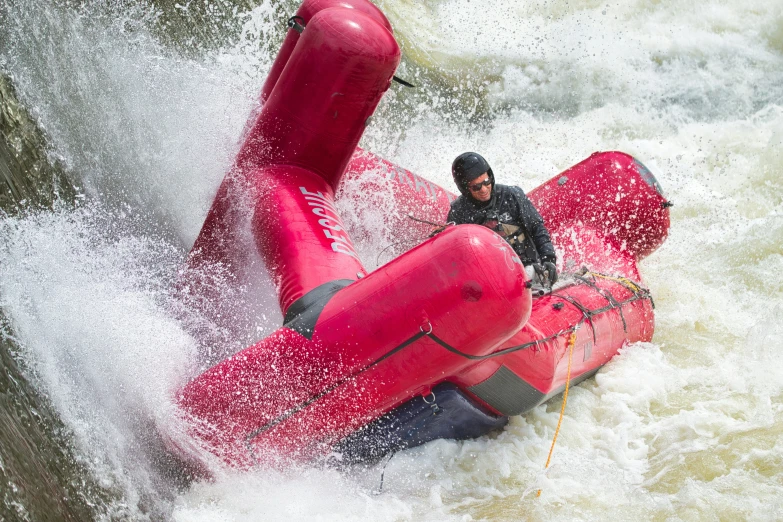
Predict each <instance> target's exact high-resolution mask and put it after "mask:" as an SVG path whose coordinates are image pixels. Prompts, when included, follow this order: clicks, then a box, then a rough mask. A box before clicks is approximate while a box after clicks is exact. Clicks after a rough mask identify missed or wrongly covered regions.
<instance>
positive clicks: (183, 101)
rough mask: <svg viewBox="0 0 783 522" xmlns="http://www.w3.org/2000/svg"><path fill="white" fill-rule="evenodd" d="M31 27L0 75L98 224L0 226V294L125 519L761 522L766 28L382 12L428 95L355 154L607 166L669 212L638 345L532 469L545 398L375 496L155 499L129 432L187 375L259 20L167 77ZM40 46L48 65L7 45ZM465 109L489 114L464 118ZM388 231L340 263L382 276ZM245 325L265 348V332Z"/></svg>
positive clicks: (632, 18)
mask: <svg viewBox="0 0 783 522" xmlns="http://www.w3.org/2000/svg"><path fill="white" fill-rule="evenodd" d="M37 5H39V7H40V9H38V11H40V12H47V13H49V16H50V18H51V19H52V20H53V21H52V22H51V25H46V22H45V21H42V20H41V19H40V18H38V17H36V15H35V12H36V10H35V9H32V10H30V12H29V13H28V12H25V13H24V15H23V14H22V13H21V12H16V11H15V12H14V13H12V14H13V15H14V18H13V19H12V22H13V23H12V24H11V25H10V26H9V27H12V28H13V27H15V26H16V25H19V26H20V27H21V29H19V30H18V32H17V33H14V34H16V35H17V36H18V41H15V43H14V45H13V46H11V47H9V51H8V52H7V53H6V55H5V56H3V60H4V65H3V66H4V68H6V69H7V70H9V71H10V73H11V74H12V75H13V77H14V81H15V82H16V84H17V85H18V86H19V88H20V90H21V92H22V95H23V99H24V100H26V101H28V102H29V104H30V105H31V106H32V107H33V108H34V111H35V113H36V114H37V115H38V116H39V117H40V119H41V121H42V122H43V124H44V126H45V127H46V129H47V131H48V132H49V133H50V135H51V137H52V144H53V147H54V148H55V150H56V152H57V153H58V154H59V155H61V156H62V157H63V158H64V159H65V161H66V162H67V163H68V164H69V165H71V166H72V167H73V168H75V169H77V170H78V171H80V172H82V173H83V174H84V175H85V176H86V180H87V182H88V184H89V187H90V188H91V194H93V197H94V199H95V200H97V203H95V204H93V203H90V204H88V205H87V206H85V207H83V208H81V209H80V210H77V211H75V212H72V211H58V212H55V213H52V214H44V215H40V216H34V217H28V218H26V219H10V218H4V219H3V220H2V221H0V237H1V238H2V240H3V242H2V247H0V256H1V257H0V299H2V306H3V309H4V312H5V313H6V314H7V316H8V317H9V319H10V321H11V322H12V325H13V328H14V331H15V333H16V335H17V337H18V338H19V341H20V345H21V348H22V353H21V354H20V357H21V359H23V360H25V361H27V363H28V364H29V365H30V368H31V369H32V371H33V372H34V374H35V375H36V376H37V377H36V380H35V382H36V383H37V385H38V386H39V387H40V389H41V390H42V391H43V392H44V393H46V394H47V395H48V396H49V397H50V398H51V399H52V401H53V403H54V405H55V407H56V408H57V411H58V413H59V414H60V416H61V418H62V419H63V421H64V422H65V424H66V425H67V426H68V428H69V429H71V430H72V431H74V432H75V433H76V434H77V441H78V443H79V444H80V446H79V448H80V455H81V457H82V458H83V459H84V460H85V461H89V462H93V464H92V468H93V469H94V470H95V471H94V472H95V473H96V475H97V476H99V477H100V478H101V479H102V480H104V481H105V483H107V484H109V485H112V486H114V487H117V488H120V489H122V490H123V492H124V495H125V498H126V502H127V503H128V505H129V506H130V507H129V508H128V509H129V510H130V511H131V512H132V514H139V513H140V510H141V509H142V508H137V507H134V506H135V505H136V503H137V499H140V498H147V499H150V498H151V499H152V502H151V503H152V504H153V505H155V506H157V507H156V508H155V509H156V510H157V511H159V512H163V513H166V514H167V515H169V516H170V517H171V518H172V519H174V520H183V521H184V520H258V519H265V520H283V519H286V520H289V519H295V520H296V519H322V520H332V519H340V520H344V519H345V520H352V519H379V520H479V519H489V520H511V519H513V520H516V519H519V518H525V517H527V518H535V519H539V518H540V519H569V520H570V519H578V520H586V519H601V518H605V517H606V516H607V513H611V514H612V516H614V517H616V518H618V519H629V520H630V519H650V518H660V519H669V518H671V519H678V518H694V519H710V518H725V519H750V520H769V519H776V518H780V517H781V513H783V505H781V500H780V499H781V498H783V494H781V493H782V492H781V489H783V488H781V485H780V471H779V470H780V469H781V466H783V445H781V443H780V442H779V440H780V438H781V435H783V430H782V428H781V426H783V408H781V405H780V395H781V393H782V392H783V372H781V370H780V368H783V361H782V360H781V354H782V353H783V351H781V348H782V347H783V331H781V327H780V326H779V318H780V316H781V312H782V311H783V297H781V296H783V292H781V290H783V289H782V288H781V279H780V275H779V274H780V273H781V271H782V270H783V253H782V252H781V250H780V245H781V244H783V198H782V197H781V194H783V186H782V183H783V182H781V180H783V142H782V141H781V137H783V107H782V106H781V104H782V103H783V67H781V65H783V57H782V55H783V45H782V44H781V42H783V33H782V32H781V30H780V27H781V20H783V6H781V5H778V4H776V3H774V2H768V1H762V0H750V1H747V0H743V1H742V2H740V1H732V2H724V1H721V2H718V1H708V0H704V1H701V2H697V3H695V4H693V5H687V6H686V5H684V4H682V3H678V2H658V3H656V4H655V5H650V4H648V3H647V2H631V3H624V4H619V3H615V4H612V3H607V2H597V1H590V2H588V1H581V2H575V1H570V2H569V1H565V0H563V1H555V0H552V1H545V0H540V1H536V2H528V3H525V4H523V5H520V4H515V3H512V2H508V1H500V0H497V1H493V2H489V3H488V2H476V1H475V0H450V1H447V2H435V3H424V4H413V3H407V2H406V3H392V2H388V1H387V2H384V3H383V5H382V6H381V7H382V8H384V9H385V10H386V12H387V14H389V16H390V18H391V19H392V22H393V24H394V25H395V29H396V31H397V34H398V35H399V36H400V37H401V38H400V39H401V40H402V41H403V42H404V43H405V45H406V49H405V50H406V53H407V54H408V60H409V62H410V63H411V64H413V65H412V66H411V67H412V69H414V70H415V68H416V66H421V67H425V68H427V69H429V70H430V72H431V75H434V76H436V77H438V75H439V74H442V75H443V76H442V85H440V84H439V85H423V86H421V87H420V88H419V90H418V91H416V94H415V96H418V98H414V97H413V96H414V94H411V93H410V92H408V91H402V90H394V91H392V92H391V94H390V95H389V96H388V97H387V99H385V100H384V102H383V103H384V104H383V106H382V108H381V111H380V112H379V114H378V116H377V117H376V118H375V120H374V122H373V124H372V126H371V128H370V129H369V131H368V134H367V136H366V138H365V144H366V145H367V146H369V147H370V148H372V149H375V150H383V151H384V153H386V154H387V155H388V156H389V159H391V160H393V161H395V162H396V163H398V164H400V165H402V166H404V167H406V168H409V169H411V170H413V171H414V172H416V173H418V174H421V175H423V176H425V177H426V178H428V179H430V180H432V181H434V182H436V183H440V184H442V185H443V186H445V187H450V186H451V179H450V164H451V161H452V159H453V158H454V157H455V156H456V155H457V154H459V153H460V152H463V151H465V150H476V151H478V152H481V153H482V154H484V155H485V156H486V157H487V158H488V159H489V161H490V163H491V165H492V166H493V170H494V172H495V174H496V176H497V178H498V180H499V181H500V182H504V183H512V184H519V185H521V186H522V187H523V188H524V189H526V190H529V189H532V188H533V187H535V186H536V185H538V184H539V183H541V182H543V181H545V180H547V179H549V178H550V177H552V176H554V175H555V174H557V173H558V172H559V171H561V170H563V169H565V168H567V167H569V166H570V165H572V164H574V163H576V162H578V161H580V160H581V159H583V158H584V157H586V156H587V155H589V154H590V153H592V152H593V151H596V150H611V149H618V150H623V151H625V152H628V153H631V154H633V155H635V156H636V157H638V158H639V159H640V160H641V161H642V162H643V163H645V165H646V166H647V167H649V168H650V169H651V170H652V172H653V173H654V174H655V176H656V177H657V178H658V180H659V181H660V182H661V185H662V186H663V188H664V190H665V192H666V195H667V197H668V198H669V199H671V201H673V202H674V204H675V206H674V207H673V208H672V214H671V215H672V228H671V231H670V237H669V239H668V240H667V242H666V243H665V244H664V245H663V246H662V247H661V248H660V249H659V251H658V252H656V253H655V254H653V255H652V256H651V257H650V258H649V259H647V260H646V261H645V262H644V263H643V265H642V270H643V272H644V274H645V277H646V282H647V284H648V285H649V286H650V288H651V291H652V294H653V296H654V297H655V299H656V304H657V308H656V323H657V325H656V336H655V338H654V342H653V343H652V344H645V345H634V346H631V347H629V348H627V349H626V350H625V351H624V352H623V353H622V354H621V355H620V356H618V357H616V358H615V359H613V360H612V362H611V363H610V364H609V365H608V366H607V367H606V368H605V369H604V370H602V371H601V372H600V373H599V374H598V375H597V377H596V378H595V379H593V380H590V381H587V382H585V383H583V384H581V385H580V386H578V387H576V388H574V389H573V390H572V391H571V393H570V395H569V402H568V406H567V409H566V413H565V418H564V422H563V426H562V428H561V431H560V434H559V438H558V441H557V445H556V447H555V450H554V454H553V463H552V465H551V466H550V469H549V470H548V471H546V472H545V471H544V463H545V462H546V457H547V452H548V451H549V445H550V443H551V440H552V436H553V433H554V429H555V426H556V425H557V420H558V417H559V408H560V403H559V400H560V399H559V398H556V399H554V400H553V401H552V402H551V403H550V404H548V405H545V406H542V407H539V408H537V409H535V410H534V411H533V412H531V413H530V414H529V415H527V416H525V417H517V418H513V419H511V422H510V424H509V426H508V427H507V428H506V429H505V430H504V431H503V432H502V433H500V434H499V435H496V436H492V437H484V438H481V439H479V440H475V441H465V442H454V441H436V442H433V443H431V444H428V445H426V446H424V447H421V448H417V449H414V450H410V451H406V452H401V453H399V454H397V455H396V456H395V457H394V458H393V459H392V460H391V461H390V462H389V464H388V466H387V468H386V473H385V480H384V487H383V492H382V493H381V494H380V495H374V494H373V492H374V491H375V490H376V489H377V485H378V480H379V478H380V473H381V466H380V465H379V466H375V467H373V468H370V469H368V470H365V471H362V470H354V471H353V472H352V473H348V474H341V473H337V472H335V471H332V470H323V469H293V470H287V471H286V472H279V471H270V470H257V471H253V472H248V473H229V474H218V476H217V477H216V479H215V480H214V481H200V482H196V483H194V484H193V485H192V486H191V487H190V488H189V489H188V490H187V491H185V492H184V493H181V494H177V493H175V492H174V486H173V485H172V484H170V483H166V482H165V479H163V478H162V477H161V476H160V475H159V474H158V472H157V471H156V468H155V466H154V464H153V463H151V462H150V461H151V460H154V459H153V457H152V455H151V454H150V449H149V447H148V437H147V435H146V434H145V433H144V430H143V429H141V428H140V426H147V425H149V423H150V422H152V421H160V420H161V419H164V418H165V416H166V415H168V414H169V413H170V410H169V407H170V393H171V390H173V389H174V388H176V386H177V384H178V383H180V382H182V380H183V379H185V378H186V377H187V376H188V368H189V367H190V366H191V365H195V364H197V362H196V356H195V351H196V341H195V340H194V339H193V338H191V337H190V336H189V335H188V334H186V333H185V332H184V330H183V328H182V326H181V325H182V323H181V322H180V321H179V318H178V316H177V315H176V314H175V313H173V312H172V307H174V308H176V306H175V305H176V304H177V303H172V301H171V298H170V296H169V294H168V284H169V283H170V282H171V279H172V277H173V273H174V271H175V268H176V266H177V265H178V263H179V262H180V261H181V259H182V258H183V256H184V252H185V250H186V248H187V246H189V244H190V243H191V242H192V241H193V238H194V237H195V234H196V233H197V231H198V229H199V227H200V225H201V221H202V220H203V217H204V215H205V213H206V209H207V208H208V206H209V204H210V203H211V198H212V194H213V193H214V190H215V188H216V186H217V184H218V183H219V181H220V179H221V178H222V175H223V172H224V171H225V169H226V167H227V166H228V165H229V164H230V162H231V160H232V156H233V153H234V151H235V150H236V140H238V137H239V135H240V133H241V129H242V127H243V125H244V119H245V117H246V116H247V114H248V113H249V111H250V110H251V108H252V106H253V104H254V102H255V98H256V96H257V93H258V89H259V88H260V84H261V79H262V78H263V74H264V72H265V70H266V67H267V64H268V56H265V55H263V53H257V52H256V49H257V48H258V47H257V44H258V43H259V42H258V39H257V37H256V34H258V32H259V31H260V32H264V31H265V32H266V33H267V34H271V33H272V28H271V23H272V22H271V21H270V20H272V19H274V15H275V13H274V11H273V6H272V5H271V4H270V3H266V2H265V3H264V4H263V5H262V6H260V7H259V8H258V9H257V10H255V11H253V13H252V15H251V16H250V17H248V18H246V19H243V23H244V24H245V26H244V32H243V37H242V39H241V41H240V42H239V43H238V44H237V46H235V47H232V48H230V49H226V50H223V51H219V52H217V53H214V54H213V55H211V56H209V57H208V58H205V59H199V60H195V59H194V60H185V59H182V58H176V57H172V56H171V54H170V53H168V52H167V51H166V49H164V48H163V47H162V46H160V44H158V43H157V42H156V41H155V40H154V39H153V38H152V37H151V36H150V35H149V33H148V32H147V31H146V30H145V29H144V26H143V24H141V25H138V24H137V25H134V26H133V27H134V31H133V32H131V33H128V32H123V30H121V28H122V27H123V25H122V24H123V23H127V22H128V20H130V19H133V18H134V16H135V15H136V14H137V13H136V11H129V12H128V17H127V18H128V19H127V20H121V21H120V22H115V21H114V19H113V18H111V17H109V18H108V19H103V20H101V19H94V20H87V19H84V18H80V17H79V16H77V15H75V14H74V13H75V11H67V10H66V11H63V10H60V9H58V8H54V6H52V5H50V4H48V3H45V2H42V3H41V4H37ZM88 12H89V6H88ZM58 17H59V18H58ZM137 18H138V17H137ZM142 18H143V17H142ZM37 24H38V25H41V30H43V29H45V30H47V31H49V32H50V34H52V35H54V36H52V39H51V42H52V43H53V47H50V46H49V44H47V43H41V41H39V40H36V39H35V38H31V37H25V36H24V35H25V34H37V33H36V31H38V30H39V29H36V25H37ZM59 27H63V28H64V29H63V31H64V32H67V34H68V36H67V37H66V36H64V34H65V33H64V32H63V33H61V32H58V31H60V29H58V28H59ZM58 35H59V36H58ZM44 42H46V40H44ZM96 50H97V51H96ZM593 55H594V56H593ZM417 64H418V65H417ZM485 82H486V83H485ZM454 89H456V91H455V90H454ZM465 92H468V93H470V94H471V96H474V95H475V97H474V98H471V101H469V102H466V103H465V104H464V105H456V106H455V105H454V104H453V103H452V102H451V98H450V96H452V94H453V95H455V96H456V95H457V94H464V93H465ZM449 93H452V94H449ZM407 97H410V98H407ZM406 100H407V101H406ZM410 100H414V101H412V102H411V101H410ZM488 108H489V109H490V110H491V109H497V110H498V111H499V112H497V113H491V112H490V113H487V114H490V115H491V117H490V118H489V119H482V118H478V117H477V114H478V113H480V112H481V111H485V112H486V111H487V110H488ZM484 116H486V114H485V115H484ZM477 122H480V123H477ZM377 218H378V216H377V215H376V214H373V213H368V214H367V215H363V214H355V215H353V214H352V215H350V216H349V217H348V219H349V220H350V219H366V220H369V221H370V222H372V221H373V220H377ZM124 222H125V223H126V224H125V225H122V223H124ZM118 223H119V224H118ZM369 226H372V224H370V225H369ZM393 237H394V231H388V230H383V231H382V233H381V234H380V235H379V236H378V237H375V238H371V239H370V240H368V241H366V242H364V243H361V244H357V246H358V247H359V249H360V252H361V254H362V256H365V257H366V256H369V257H378V256H381V257H382V253H383V249H384V248H386V246H387V243H388V242H390V241H393ZM166 238H168V239H166ZM382 261H383V260H382ZM372 264H373V263H372V262H370V263H368V265H372ZM263 288H264V287H263V285H262V293H263V292H264V291H266V292H267V293H269V289H268V288H267V289H266V290H263ZM269 297H270V296H268V295H266V296H261V297H260V299H261V300H263V299H266V298H269ZM269 302H274V299H273V298H271V299H270V300H269ZM268 306H270V307H271V306H274V305H268ZM267 317H268V319H266V318H264V319H260V320H259V322H258V325H259V326H260V327H261V333H262V334H263V332H265V331H266V330H264V329H265V328H266V329H269V328H272V327H274V326H275V325H276V324H277V321H278V320H279V311H277V310H271V309H270V310H269V314H267ZM42 325H43V326H42ZM164 422H165V421H164ZM539 488H540V489H541V490H542V495H541V497H537V496H536V492H537V491H538V489H539ZM172 496H173V497H174V500H173V502H172V503H169V502H170V499H171V498H172ZM134 499H136V500H134ZM147 505H149V503H148V504H147Z"/></svg>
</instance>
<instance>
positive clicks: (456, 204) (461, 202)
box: [451, 195, 468, 210]
mask: <svg viewBox="0 0 783 522" xmlns="http://www.w3.org/2000/svg"><path fill="white" fill-rule="evenodd" d="M467 203H468V201H467V198H466V197H465V196H462V195H460V196H457V199H455V200H454V201H452V202H451V210H460V209H462V208H465V207H466V205H467Z"/></svg>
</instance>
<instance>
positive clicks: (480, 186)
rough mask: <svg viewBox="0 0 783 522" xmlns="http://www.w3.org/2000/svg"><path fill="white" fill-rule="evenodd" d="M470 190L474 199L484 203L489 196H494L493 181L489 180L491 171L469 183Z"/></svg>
mask: <svg viewBox="0 0 783 522" xmlns="http://www.w3.org/2000/svg"><path fill="white" fill-rule="evenodd" d="M468 190H469V191H470V195H471V196H473V198H474V199H476V200H478V201H481V202H482V203H483V202H485V201H489V198H490V197H491V196H492V183H490V181H489V173H487V172H485V173H484V174H482V175H481V176H479V177H477V178H476V179H474V180H472V181H471V182H470V183H468Z"/></svg>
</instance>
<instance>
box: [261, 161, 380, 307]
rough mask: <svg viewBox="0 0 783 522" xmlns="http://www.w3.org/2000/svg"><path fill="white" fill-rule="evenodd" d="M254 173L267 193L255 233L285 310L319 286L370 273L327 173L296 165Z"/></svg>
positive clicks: (262, 202) (276, 167)
mask: <svg viewBox="0 0 783 522" xmlns="http://www.w3.org/2000/svg"><path fill="white" fill-rule="evenodd" d="M250 177H251V179H252V181H253V185H254V186H255V187H257V188H258V189H259V192H262V193H264V197H262V198H259V199H258V202H257V203H256V209H255V214H254V215H253V225H252V226H253V236H254V237H255V238H256V245H257V247H258V251H259V252H260V253H261V256H262V258H263V259H264V262H265V264H266V267H267V270H268V271H269V273H270V274H271V276H272V279H273V280H274V281H275V283H276V287H277V293H278V299H279V302H280V309H281V310H282V311H283V314H284V315H287V313H288V310H289V307H290V306H291V305H292V304H293V303H294V302H296V301H298V300H300V299H302V297H303V296H305V295H306V294H308V293H310V292H312V291H313V290H314V289H315V288H317V287H319V286H322V285H324V284H327V283H329V282H334V281H343V282H346V283H347V282H350V281H354V280H356V279H358V278H360V277H364V275H365V269H364V267H363V266H362V263H361V262H360V261H359V256H358V254H357V253H356V250H355V249H354V246H353V243H352V241H351V238H350V237H349V236H348V234H347V232H346V230H345V226H344V225H343V223H342V220H341V219H340V215H339V213H338V211H337V209H336V208H335V206H334V199H333V197H332V189H331V187H330V186H329V184H328V183H326V181H324V179H323V178H321V177H320V176H318V175H317V174H314V173H312V172H310V171H308V170H305V169H303V168H300V167H294V166H291V165H275V166H269V167H264V168H261V169H257V170H255V171H253V173H252V174H251V176H250ZM343 286H344V284H343ZM303 311H304V310H302V312H303ZM288 319H289V320H290V319H292V318H290V317H289V318H288Z"/></svg>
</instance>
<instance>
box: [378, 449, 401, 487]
mask: <svg viewBox="0 0 783 522" xmlns="http://www.w3.org/2000/svg"><path fill="white" fill-rule="evenodd" d="M396 454H397V452H396V451H393V452H392V453H391V454H390V455H389V458H388V459H386V463H385V464H384V465H383V469H381V483H380V484H378V490H377V491H376V492H375V494H376V495H380V494H381V493H383V477H384V476H385V475H386V466H388V465H389V462H391V459H392V458H393V457H394V456H395V455H396Z"/></svg>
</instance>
